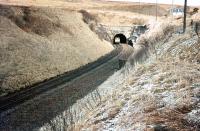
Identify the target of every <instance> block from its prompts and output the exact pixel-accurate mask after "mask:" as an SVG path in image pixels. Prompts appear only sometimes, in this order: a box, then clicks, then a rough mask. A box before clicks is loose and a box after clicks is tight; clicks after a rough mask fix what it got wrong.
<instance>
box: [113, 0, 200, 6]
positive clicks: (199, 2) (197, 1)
mask: <svg viewBox="0 0 200 131" xmlns="http://www.w3.org/2000/svg"><path fill="white" fill-rule="evenodd" d="M110 1H129V2H139V1H141V2H147V3H155V2H156V0H110ZM157 1H158V3H162V4H171V3H172V1H174V3H175V4H179V5H183V4H184V1H185V0H157ZM188 5H193V6H200V0H188Z"/></svg>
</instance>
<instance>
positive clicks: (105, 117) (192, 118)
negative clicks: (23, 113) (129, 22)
mask: <svg viewBox="0 0 200 131" xmlns="http://www.w3.org/2000/svg"><path fill="white" fill-rule="evenodd" d="M152 27H153V28H151V31H150V32H148V33H147V34H145V35H144V36H142V37H141V38H140V40H139V41H138V43H137V46H139V47H140V48H142V49H144V50H140V53H139V54H138V53H134V54H133V55H132V56H131V57H130V59H129V63H127V64H126V66H125V68H124V69H122V70H120V71H119V72H117V73H116V74H114V75H113V76H112V77H111V78H109V79H108V80H107V81H106V82H104V84H102V85H101V86H99V87H98V90H99V92H100V94H101V100H102V103H101V104H99V105H98V106H97V107H95V108H93V109H91V111H90V112H88V114H87V117H86V118H85V119H84V120H83V121H82V122H81V123H79V124H77V127H76V128H77V129H78V130H139V131H154V130H161V131H163V130H170V131H171V130H175V131H176V130H177V131H183V130H184V131H188V130H194V131H198V130H199V129H200V119H199V118H200V113H199V112H200V105H199V102H200V99H199V93H200V83H199V82H200V81H199V80H200V43H199V41H198V37H197V36H196V35H195V34H194V32H193V31H192V30H190V28H191V27H188V31H187V32H186V34H178V33H176V31H175V30H176V28H174V26H171V25H167V24H166V23H161V24H159V23H157V24H156V25H155V26H152ZM172 27H173V28H174V29H175V30H173V28H172ZM174 31H175V32H174ZM138 49H139V48H138ZM145 49H148V50H146V53H145ZM142 52H143V53H142ZM142 54H145V55H144V56H143V55H142ZM137 55H140V56H138V58H137ZM107 91H109V92H107Z"/></svg>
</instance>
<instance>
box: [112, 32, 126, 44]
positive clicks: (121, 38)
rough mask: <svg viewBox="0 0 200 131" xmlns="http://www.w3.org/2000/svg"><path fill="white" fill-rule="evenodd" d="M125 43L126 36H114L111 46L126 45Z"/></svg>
mask: <svg viewBox="0 0 200 131" xmlns="http://www.w3.org/2000/svg"><path fill="white" fill-rule="evenodd" d="M126 42H127V39H126V36H125V35H124V34H116V35H115V36H114V39H113V44H114V45H117V44H120V43H121V44H126Z"/></svg>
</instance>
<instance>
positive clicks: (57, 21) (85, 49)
mask: <svg viewBox="0 0 200 131" xmlns="http://www.w3.org/2000/svg"><path fill="white" fill-rule="evenodd" d="M0 41H1V42H0V90H1V93H3V92H4V93H6V92H12V91H15V90H18V89H20V88H23V87H26V86H28V85H31V84H33V83H35V82H39V81H43V80H45V79H47V78H49V77H53V76H56V75H58V74H62V73H63V72H66V71H69V70H73V69H75V68H78V67H80V66H82V65H84V64H87V63H89V62H92V61H95V60H96V59H97V58H99V57H100V56H102V55H105V54H106V53H108V52H109V51H111V50H112V49H113V47H112V46H111V45H110V44H109V43H106V42H104V41H101V40H100V39H99V38H98V36H97V35H96V34H95V33H93V32H92V31H91V30H90V28H89V27H88V25H86V24H85V23H84V22H83V21H82V15H81V14H79V13H77V12H72V11H66V10H61V9H50V8H42V9H41V8H30V7H26V8H25V7H8V6H0Z"/></svg>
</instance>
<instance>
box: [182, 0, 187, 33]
mask: <svg viewBox="0 0 200 131" xmlns="http://www.w3.org/2000/svg"><path fill="white" fill-rule="evenodd" d="M186 17H187V0H185V4H184V18H183V33H185V30H186Z"/></svg>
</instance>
